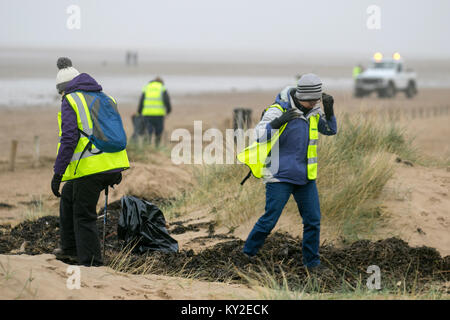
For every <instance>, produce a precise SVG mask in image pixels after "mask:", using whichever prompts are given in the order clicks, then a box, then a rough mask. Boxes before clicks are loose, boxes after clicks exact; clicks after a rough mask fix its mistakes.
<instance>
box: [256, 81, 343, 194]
mask: <svg viewBox="0 0 450 320" xmlns="http://www.w3.org/2000/svg"><path fill="white" fill-rule="evenodd" d="M294 90H295V89H294ZM290 92H291V90H289V91H288V92H287V97H286V96H282V94H278V95H277V97H276V99H275V102H274V103H276V104H279V105H280V106H281V107H282V108H283V109H285V110H289V109H291V108H292V107H294V108H296V109H297V111H298V112H299V113H300V114H301V118H299V119H294V120H291V121H290V122H289V123H288V124H287V126H286V128H285V129H284V131H283V133H282V134H281V135H280V138H279V140H278V142H277V145H278V146H276V147H275V148H273V149H272V151H271V155H272V157H271V165H272V169H270V170H266V172H265V174H264V182H265V183H267V182H289V183H293V184H297V185H304V184H306V183H308V181H309V180H308V178H307V169H306V168H307V150H308V144H309V122H308V121H307V119H308V118H309V117H311V116H313V115H317V114H319V115H320V120H319V123H318V130H319V132H320V133H322V134H324V135H334V134H336V133H337V122H336V118H335V116H332V117H331V119H330V120H329V121H327V120H326V119H325V115H324V114H323V112H322V110H321V109H320V105H316V106H315V107H314V108H313V109H312V110H311V111H309V112H308V114H307V115H306V117H305V115H304V114H303V112H302V111H300V110H299V109H298V108H297V107H296V106H292V105H291V104H292V103H294V101H293V99H292V98H290ZM294 104H295V103H294ZM281 115H282V111H281V110H279V109H278V108H270V109H268V110H267V111H266V112H265V113H264V115H263V118H262V119H261V121H260V122H259V123H258V125H257V126H256V128H255V130H256V136H257V138H258V141H263V140H264V139H266V138H270V137H271V130H273V128H272V127H271V126H270V122H271V121H272V120H274V119H275V118H278V117H279V116H281ZM276 153H278V154H279V157H278V158H277V157H275V156H274V154H276ZM318 159H319V167H318V170H320V150H319V151H318Z"/></svg>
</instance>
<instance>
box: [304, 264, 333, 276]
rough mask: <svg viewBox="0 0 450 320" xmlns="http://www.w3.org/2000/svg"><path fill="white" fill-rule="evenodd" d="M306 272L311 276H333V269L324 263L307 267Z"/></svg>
mask: <svg viewBox="0 0 450 320" xmlns="http://www.w3.org/2000/svg"><path fill="white" fill-rule="evenodd" d="M306 272H307V273H308V275H309V276H316V277H331V276H333V271H332V270H331V269H329V268H327V267H325V266H324V265H323V264H318V265H317V266H314V267H307V268H306Z"/></svg>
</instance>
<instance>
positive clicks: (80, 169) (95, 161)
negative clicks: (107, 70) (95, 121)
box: [57, 91, 130, 181]
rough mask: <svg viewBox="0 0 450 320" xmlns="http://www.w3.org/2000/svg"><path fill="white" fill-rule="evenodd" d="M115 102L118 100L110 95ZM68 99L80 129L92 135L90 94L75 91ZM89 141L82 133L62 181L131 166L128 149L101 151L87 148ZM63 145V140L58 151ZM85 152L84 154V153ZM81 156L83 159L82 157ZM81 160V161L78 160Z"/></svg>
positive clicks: (59, 115) (59, 122) (59, 119)
mask: <svg viewBox="0 0 450 320" xmlns="http://www.w3.org/2000/svg"><path fill="white" fill-rule="evenodd" d="M110 98H111V99H112V100H113V101H114V103H116V101H115V100H114V99H113V98H112V97H110ZM66 99H67V101H68V102H69V104H70V106H71V107H72V108H73V110H74V111H75V113H76V115H77V126H78V129H80V130H83V131H84V132H85V133H86V134H87V135H91V134H92V131H93V125H92V119H91V115H90V113H89V108H88V102H89V101H88V102H87V100H89V99H91V98H90V97H89V96H87V95H84V94H83V93H81V92H78V91H77V92H73V93H70V94H67V95H66ZM58 126H59V139H61V134H62V130H61V112H59V113H58ZM88 143H89V139H88V138H87V137H85V136H84V135H82V134H80V138H79V139H78V144H77V146H76V147H75V151H74V152H73V156H72V159H71V160H70V163H69V165H68V166H67V169H66V171H65V172H64V175H63V178H62V181H67V180H73V179H78V178H81V177H84V176H88V175H91V174H95V173H100V172H105V171H109V170H114V169H127V168H129V167H130V163H129V161H128V156H127V152H126V150H122V151H119V152H113V153H109V152H101V151H100V150H98V149H97V148H95V146H94V145H92V149H91V150H89V149H86V150H85V152H84V153H83V150H84V149H85V147H86V145H87V144H88ZM60 146H61V141H59V143H58V147H57V153H58V152H59V148H60ZM82 153H83V154H82ZM80 156H81V159H80ZM78 161H79V162H78Z"/></svg>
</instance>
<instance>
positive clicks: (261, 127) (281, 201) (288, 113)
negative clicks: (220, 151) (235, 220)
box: [243, 73, 337, 274]
mask: <svg viewBox="0 0 450 320" xmlns="http://www.w3.org/2000/svg"><path fill="white" fill-rule="evenodd" d="M320 100H322V101H323V106H324V111H325V112H323V111H322V109H321V108H320V105H319V102H320ZM333 104H334V99H333V97H332V96H330V95H328V94H326V93H322V81H321V80H320V78H319V77H318V76H317V75H315V74H312V73H310V74H305V75H303V76H302V77H301V78H300V79H299V80H298V83H297V86H296V87H292V88H290V89H289V90H288V91H287V97H281V96H280V94H278V96H277V97H276V99H275V103H274V104H273V105H271V106H270V107H269V108H268V109H267V110H266V112H265V113H264V114H263V117H262V119H261V121H260V122H259V123H258V124H257V126H256V128H255V131H256V136H257V138H258V139H257V141H258V142H264V141H267V140H268V139H270V137H271V136H273V135H272V131H273V130H275V131H278V130H279V131H280V132H281V134H280V135H279V139H278V141H277V143H278V150H277V152H274V149H272V151H271V152H272V154H271V156H270V157H271V159H270V162H271V167H270V168H269V169H267V170H264V174H263V181H264V183H265V187H266V206H265V213H264V215H263V216H261V217H260V218H259V220H258V221H257V222H256V224H255V225H254V227H253V229H252V230H251V232H250V234H249V235H248V238H247V240H246V242H245V245H244V248H243V253H245V254H246V255H247V256H248V257H254V256H255V255H256V254H257V252H258V251H259V249H260V248H261V247H262V246H263V244H264V242H265V239H266V237H267V236H268V235H269V234H270V232H271V231H272V229H273V228H274V227H275V225H276V223H277V221H278V219H279V217H280V215H281V212H282V210H283V208H284V206H285V205H286V203H287V201H288V200H289V198H290V196H291V194H292V195H293V196H294V199H295V201H296V203H297V206H298V210H299V212H300V215H301V217H302V219H303V242H302V251H303V264H304V265H305V267H306V268H307V271H308V272H312V273H315V274H317V273H328V274H329V273H330V270H329V269H328V268H326V267H324V266H323V265H322V264H321V263H320V256H319V239H320V219H321V212H320V204H319V195H318V191H317V186H316V178H317V142H318V138H319V136H318V132H320V133H322V134H325V135H335V134H336V133H337V122H336V117H335V115H334V109H333ZM276 153H278V155H275V154H276ZM276 156H277V159H275V157H276ZM274 163H277V165H276V166H274ZM274 167H277V168H276V169H274Z"/></svg>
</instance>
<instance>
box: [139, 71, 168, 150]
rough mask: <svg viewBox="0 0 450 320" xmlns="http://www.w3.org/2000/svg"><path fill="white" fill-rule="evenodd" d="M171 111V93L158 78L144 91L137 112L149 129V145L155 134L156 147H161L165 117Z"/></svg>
mask: <svg viewBox="0 0 450 320" xmlns="http://www.w3.org/2000/svg"><path fill="white" fill-rule="evenodd" d="M171 111H172V106H171V104H170V98H169V93H168V92H167V89H166V87H165V86H164V81H163V80H162V79H161V78H160V77H156V78H155V79H153V80H152V81H150V82H149V83H148V84H147V85H146V86H145V87H144V88H143V89H142V94H141V99H140V101H139V107H138V111H137V114H138V115H140V116H142V117H143V118H144V121H143V122H144V125H145V127H146V128H147V133H148V139H149V143H151V139H152V135H153V133H154V134H155V145H156V146H157V147H158V146H159V144H160V143H161V136H162V133H163V131H164V117H165V116H166V115H168V114H170V112H171Z"/></svg>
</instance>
